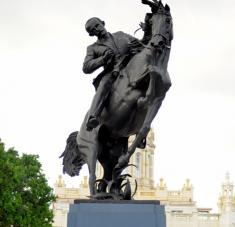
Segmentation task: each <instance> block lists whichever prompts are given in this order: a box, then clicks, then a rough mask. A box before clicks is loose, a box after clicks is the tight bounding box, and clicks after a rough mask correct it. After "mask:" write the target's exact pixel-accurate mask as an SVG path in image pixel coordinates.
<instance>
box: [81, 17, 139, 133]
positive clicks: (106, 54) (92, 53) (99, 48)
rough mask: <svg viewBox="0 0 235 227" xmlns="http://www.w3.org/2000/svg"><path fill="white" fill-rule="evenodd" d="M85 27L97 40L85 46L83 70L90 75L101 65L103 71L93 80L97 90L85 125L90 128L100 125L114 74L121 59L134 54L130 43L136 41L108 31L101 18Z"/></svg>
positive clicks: (91, 21) (122, 33)
mask: <svg viewBox="0 0 235 227" xmlns="http://www.w3.org/2000/svg"><path fill="white" fill-rule="evenodd" d="M85 27H86V30H87V32H88V34H89V35H90V36H97V41H96V42H95V43H94V44H92V45H90V46H88V48H87V54H86V57H85V60H84V63H83V72H84V73H86V74H89V73H92V72H94V71H95V70H96V69H98V68H100V67H101V66H103V67H104V70H103V72H101V73H100V74H99V75H98V76H97V78H96V79H95V80H94V85H95V87H96V89H97V90H96V94H95V96H94V99H93V101H92V104H91V108H90V110H89V117H88V122H87V124H86V126H87V130H89V131H90V130H92V129H93V128H95V127H97V126H98V125H99V117H100V113H101V112H102V110H103V108H104V102H105V100H106V98H107V97H108V95H109V92H110V91H111V87H112V84H113V82H114V80H115V78H116V76H117V75H118V73H119V71H120V69H121V67H123V65H122V64H123V60H124V58H126V59H127V58H128V56H130V55H132V54H133V45H132V44H133V43H138V40H137V39H136V38H134V37H132V36H130V35H128V34H125V33H124V32H116V33H114V34H110V33H108V32H107V31H106V29H105V23H104V21H102V20H100V19H99V18H97V17H93V18H91V19H89V20H88V21H87V22H86V26H85Z"/></svg>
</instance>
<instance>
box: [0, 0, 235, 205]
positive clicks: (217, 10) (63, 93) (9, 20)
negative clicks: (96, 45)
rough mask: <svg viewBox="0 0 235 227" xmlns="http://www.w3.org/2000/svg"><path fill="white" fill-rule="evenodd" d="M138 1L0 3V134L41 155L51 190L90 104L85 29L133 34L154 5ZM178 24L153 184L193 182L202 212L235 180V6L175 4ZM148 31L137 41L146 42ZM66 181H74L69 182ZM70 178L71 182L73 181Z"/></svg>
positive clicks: (197, 0)
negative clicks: (96, 24)
mask: <svg viewBox="0 0 235 227" xmlns="http://www.w3.org/2000/svg"><path fill="white" fill-rule="evenodd" d="M140 2H141V1H140V0H119V1H117V0H100V1H97V0H86V1H83V0H79V1H78V0H0V103H1V109H0V138H1V139H2V141H3V142H4V143H5V144H6V146H7V147H8V148H9V147H15V149H17V150H18V151H19V152H24V153H34V154H39V155H40V161H41V162H42V164H43V169H44V171H45V173H46V175H47V177H48V179H49V182H50V184H51V185H53V183H54V182H55V179H56V177H57V176H58V174H61V169H62V166H61V160H59V159H58V156H59V155H60V154H61V153H62V152H63V150H64V147H65V141H66V138H67V136H68V135H69V133H71V132H72V131H75V130H78V129H79V128H80V124H81V122H82V120H83V117H84V115H85V112H86V111H87V109H88V108H89V105H90V102H91V99H92V97H93V95H94V89H93V87H92V85H91V82H92V79H93V78H94V76H95V75H97V73H94V74H93V75H84V74H83V72H82V69H81V68H82V63H83V59H84V57H85V53H86V47H87V46H88V45H89V44H91V43H92V42H94V41H95V39H94V38H92V37H89V36H88V35H87V33H86V32H85V29H84V24H85V22H86V20H87V19H88V18H90V17H92V16H97V17H100V18H101V19H103V20H105V21H106V27H107V29H108V30H109V31H110V32H115V31H118V30H122V31H124V32H126V33H129V34H131V35H133V34H134V31H135V30H136V29H137V28H138V24H139V22H140V21H143V19H144V16H145V13H146V12H149V9H148V7H147V6H145V5H142V4H141V3H140ZM164 3H168V4H169V5H170V7H171V12H172V16H173V21H174V40H173V43H172V52H171V58H170V61H169V72H170V76H171V79H172V83H173V84H172V87H171V89H170V91H169V92H168V94H167V96H166V98H165V100H164V103H163V105H162V108H161V109H160V112H159V114H158V116H157V117H156V119H155V120H154V122H153V124H152V126H153V128H154V131H155V138H156V141H155V144H156V160H155V161H156V164H155V165H156V169H155V179H156V181H158V180H159V178H160V177H163V178H164V179H165V180H166V182H167V185H168V188H169V189H172V190H177V189H181V187H182V185H183V183H184V181H185V179H186V178H190V179H191V181H192V183H193V186H194V190H195V193H194V195H195V196H194V199H195V200H196V201H197V204H198V206H206V207H213V208H216V203H217V198H218V195H219V191H220V185H221V183H222V181H223V179H224V177H225V173H226V172H227V171H229V172H230V174H231V178H232V179H233V180H235V164H234V160H235V42H234V40H235V32H234V22H235V13H234V12H235V1H234V0H223V1H221V0H220V1H219V0H213V1H212V0H207V1H202V0H191V1H187V0H168V1H167V2H165V1H164ZM141 35H142V34H141V32H139V33H138V34H137V37H141ZM66 181H67V182H70V183H68V184H70V185H71V184H73V185H74V186H76V185H77V182H78V179H76V178H74V179H73V180H72V181H71V180H70V179H69V178H68V177H66ZM71 182H72V183H71Z"/></svg>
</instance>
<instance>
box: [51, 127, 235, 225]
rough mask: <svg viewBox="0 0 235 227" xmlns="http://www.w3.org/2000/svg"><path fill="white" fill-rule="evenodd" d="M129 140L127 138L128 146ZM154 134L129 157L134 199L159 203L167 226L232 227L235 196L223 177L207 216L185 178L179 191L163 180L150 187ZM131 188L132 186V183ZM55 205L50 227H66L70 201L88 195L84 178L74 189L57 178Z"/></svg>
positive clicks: (230, 183)
mask: <svg viewBox="0 0 235 227" xmlns="http://www.w3.org/2000/svg"><path fill="white" fill-rule="evenodd" d="M132 140H133V138H130V141H129V142H130V143H131V142H132ZM154 155H155V144H154V133H153V130H151V131H150V133H149V135H148V138H147V144H146V148H145V149H144V150H140V149H137V150H136V152H135V153H134V155H133V156H132V157H131V160H130V163H132V164H134V165H135V167H134V166H130V167H129V168H128V169H127V170H126V173H129V174H130V175H131V176H132V177H133V179H136V180H137V183H138V190H137V193H136V194H135V196H134V198H135V200H160V202H161V204H163V205H165V211H166V221H167V227H235V195H234V192H233V183H232V182H231V181H230V179H229V175H228V174H227V175H226V179H225V181H224V183H223V184H222V188H221V195H220V197H219V201H218V211H219V212H218V213H211V209H209V208H198V207H197V206H196V202H195V201H194V199H193V186H192V184H191V182H190V180H189V179H187V180H186V181H185V183H184V184H183V186H182V189H181V190H177V191H173V190H168V188H167V184H166V183H165V182H164V179H162V178H161V179H160V181H159V183H158V184H157V186H155V185H154ZM97 176H98V178H101V177H102V167H101V166H100V165H97ZM133 186H134V184H133ZM54 190H55V194H56V196H57V199H56V202H55V203H54V204H53V211H54V225H53V226H54V227H66V226H67V213H68V210H69V204H72V203H73V201H74V199H87V196H88V195H89V186H88V177H87V176H84V177H83V179H82V181H81V183H80V186H79V187H78V188H68V187H66V184H65V182H64V180H63V178H62V176H59V178H58V180H57V181H56V183H55V187H54Z"/></svg>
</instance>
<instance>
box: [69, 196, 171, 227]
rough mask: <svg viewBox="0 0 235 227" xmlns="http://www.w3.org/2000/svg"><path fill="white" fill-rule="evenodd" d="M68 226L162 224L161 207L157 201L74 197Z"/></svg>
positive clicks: (154, 226) (155, 226) (152, 226)
mask: <svg viewBox="0 0 235 227" xmlns="http://www.w3.org/2000/svg"><path fill="white" fill-rule="evenodd" d="M67 226H68V227H166V217H165V208H164V206H162V205H159V202H158V201H148V200H144V201H141V200H136V201H97V200H95V201H93V200H75V201H74V204H71V205H70V208H69V213H68V225H67Z"/></svg>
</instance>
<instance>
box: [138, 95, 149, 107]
mask: <svg viewBox="0 0 235 227" xmlns="http://www.w3.org/2000/svg"><path fill="white" fill-rule="evenodd" d="M147 106H148V99H147V98H146V97H140V98H138V101H137V107H138V109H146V108H147Z"/></svg>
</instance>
